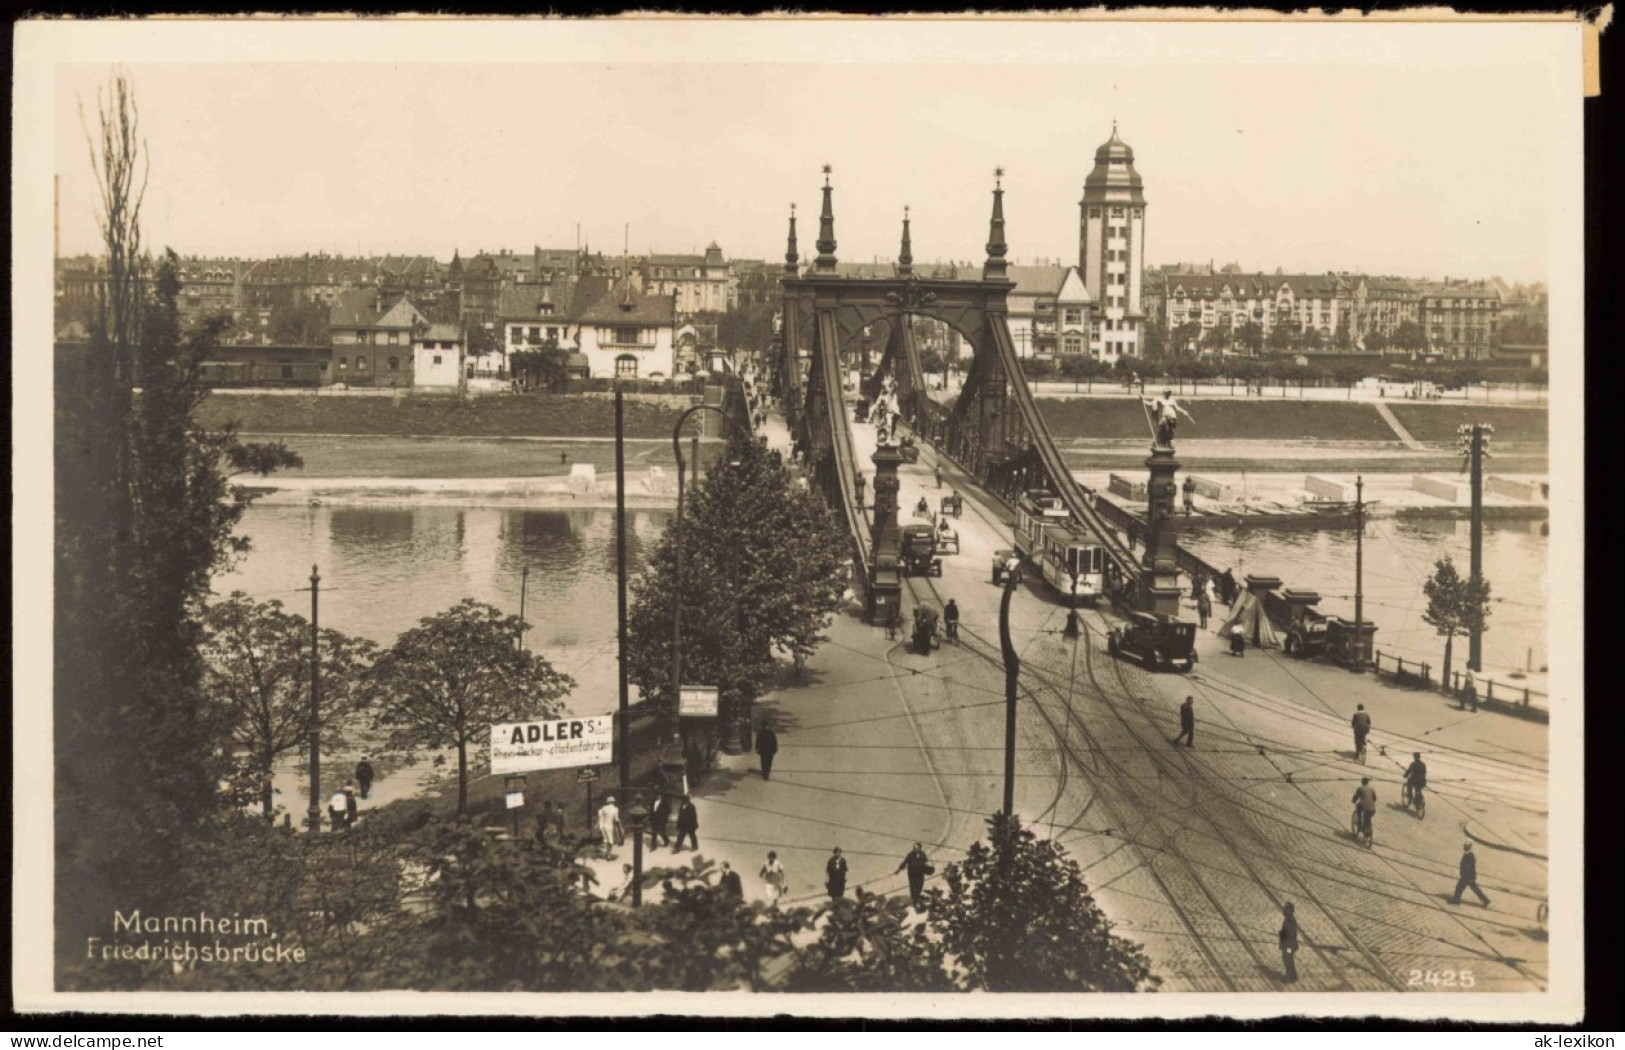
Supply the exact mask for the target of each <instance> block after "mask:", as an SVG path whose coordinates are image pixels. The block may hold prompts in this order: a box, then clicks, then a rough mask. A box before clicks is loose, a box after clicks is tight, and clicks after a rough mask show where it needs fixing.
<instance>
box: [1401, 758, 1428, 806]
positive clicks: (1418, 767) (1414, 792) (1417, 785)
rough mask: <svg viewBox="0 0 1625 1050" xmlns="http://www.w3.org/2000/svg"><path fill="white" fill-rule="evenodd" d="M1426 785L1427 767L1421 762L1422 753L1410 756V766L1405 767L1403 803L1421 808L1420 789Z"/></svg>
mask: <svg viewBox="0 0 1625 1050" xmlns="http://www.w3.org/2000/svg"><path fill="white" fill-rule="evenodd" d="M1427 785H1428V767H1427V765H1426V764H1425V763H1424V762H1423V761H1422V752H1420V751H1417V752H1415V753H1413V754H1412V755H1411V764H1410V765H1409V766H1406V767H1405V803H1406V804H1407V805H1411V804H1414V805H1415V806H1416V808H1417V809H1418V810H1420V809H1421V808H1422V789H1423V788H1425V787H1427Z"/></svg>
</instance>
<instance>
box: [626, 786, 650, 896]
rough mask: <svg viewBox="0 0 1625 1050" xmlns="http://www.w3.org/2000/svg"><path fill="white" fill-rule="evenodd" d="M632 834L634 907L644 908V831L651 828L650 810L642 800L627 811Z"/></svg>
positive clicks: (627, 819) (628, 825) (627, 820)
mask: <svg viewBox="0 0 1625 1050" xmlns="http://www.w3.org/2000/svg"><path fill="white" fill-rule="evenodd" d="M626 823H627V827H628V828H630V829H631V832H632V907H634V908H641V907H643V831H644V829H645V828H647V827H648V826H649V810H648V808H647V807H646V806H644V804H643V800H642V799H641V798H640V799H638V801H637V802H636V803H634V804H633V805H632V806H631V807H630V808H628V809H627V811H626Z"/></svg>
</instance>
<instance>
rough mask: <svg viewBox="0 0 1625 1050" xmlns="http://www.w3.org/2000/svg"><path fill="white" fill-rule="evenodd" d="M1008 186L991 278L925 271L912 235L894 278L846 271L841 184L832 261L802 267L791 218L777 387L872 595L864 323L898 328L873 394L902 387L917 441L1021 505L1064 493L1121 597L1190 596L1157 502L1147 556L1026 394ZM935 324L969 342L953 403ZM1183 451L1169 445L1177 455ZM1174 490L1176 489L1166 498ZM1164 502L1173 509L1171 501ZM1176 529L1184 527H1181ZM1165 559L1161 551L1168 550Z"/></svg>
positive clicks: (824, 222) (998, 211) (826, 245)
mask: <svg viewBox="0 0 1625 1050" xmlns="http://www.w3.org/2000/svg"><path fill="white" fill-rule="evenodd" d="M1001 195H1002V190H997V189H996V190H995V191H994V206H993V219H992V224H991V231H990V237H989V244H988V261H987V264H986V266H985V267H984V269H983V273H982V276H981V278H980V279H959V278H943V277H922V276H919V275H917V274H914V273H913V272H911V269H910V267H909V266H908V241H907V240H906V237H907V233H906V230H905V240H904V251H903V253H902V254H901V255H900V258H899V266H898V267H897V269H898V271H899V272H898V273H897V274H896V275H895V276H892V277H879V278H861V277H846V276H842V275H840V274H839V273H838V272H837V267H836V260H835V257H834V250H835V240H834V217H833V212H832V208H831V199H830V196H831V189H830V187H829V186H828V185H827V184H826V185H825V187H824V214H823V216H822V217H821V229H820V238H819V241H818V248H819V255H818V257H817V259H816V260H815V261H814V264H813V266H812V267H810V268H809V269H807V270H806V271H805V272H802V271H801V270H800V268H799V267H798V265H797V259H798V257H797V255H796V247H795V245H796V242H795V226H794V217H793V216H792V219H791V227H790V231H791V232H790V240H789V249H790V250H789V252H788V253H787V254H786V257H785V258H786V273H785V276H784V277H783V278H782V280H781V287H782V290H783V313H782V324H781V327H780V333H781V346H780V358H779V363H778V372H779V375H778V386H779V389H780V391H781V393H782V396H783V403H784V405H785V408H786V414H787V416H788V417H789V423H790V429H791V434H792V436H793V438H794V439H795V442H796V447H797V450H798V451H799V452H800V453H801V455H802V456H803V462H804V463H805V464H806V466H807V469H808V471H809V474H810V475H811V478H812V479H813V483H814V484H816V486H817V487H818V489H819V490H820V491H821V492H822V493H823V494H824V496H825V498H826V499H827V500H828V501H829V503H830V505H831V506H832V507H834V508H836V510H837V513H839V514H840V515H841V516H842V517H843V518H844V519H845V522H846V525H847V527H848V530H849V532H850V535H851V538H852V544H853V548H854V555H855V560H856V562H857V565H858V568H859V576H860V577H861V578H862V582H863V584H864V585H865V587H867V588H871V589H872V586H873V582H874V579H875V572H876V550H875V537H874V536H873V535H872V534H871V528H870V524H869V520H868V518H867V516H866V514H865V512H864V509H863V507H862V506H861V505H860V504H859V502H858V500H857V495H856V483H857V477H858V475H859V473H861V471H862V470H863V466H864V465H862V464H860V463H859V462H858V459H857V454H856V450H855V447H854V445H853V442H852V432H851V415H850V413H849V411H848V407H847V404H846V398H845V395H844V392H843V386H842V380H843V377H844V376H845V374H846V371H847V369H848V367H849V364H848V362H847V361H846V360H844V359H843V351H847V350H848V349H849V348H855V347H856V345H857V342H858V340H859V339H861V338H862V336H863V333H864V330H865V328H870V329H872V327H873V326H874V325H876V324H878V323H880V322H887V323H888V324H889V326H890V329H891V332H890V336H889V338H888V340H887V345H886V350H885V352H884V354H883V356H882V358H881V360H880V363H879V366H878V367H877V368H876V369H875V372H874V373H873V374H872V375H871V376H869V377H865V391H866V393H867V394H868V395H869V396H871V397H872V396H873V395H874V393H875V392H876V391H877V389H878V386H879V377H880V376H881V375H882V374H885V373H890V374H891V376H892V377H893V378H894V380H895V381H896V388H897V395H898V397H897V400H898V410H899V411H900V412H901V413H902V415H903V417H904V418H905V419H906V420H908V422H909V424H910V425H911V426H912V427H913V429H914V431H915V433H916V434H917V435H918V436H919V437H921V438H922V439H924V440H927V441H929V442H931V443H932V444H933V445H935V446H936V448H937V450H938V452H939V453H942V454H946V455H947V456H949V457H950V458H952V459H953V460H955V461H956V462H957V463H958V464H959V465H960V466H961V467H963V468H964V469H965V470H966V471H967V472H968V473H970V474H972V475H974V476H975V477H976V478H977V479H978V481H979V482H980V483H981V484H982V485H983V486H984V487H986V488H987V489H988V490H989V491H991V492H993V493H995V494H996V495H999V496H1001V497H1004V498H1006V499H1013V498H1014V497H1016V496H1017V495H1019V494H1020V493H1021V492H1022V491H1023V490H1025V489H1030V488H1045V489H1048V490H1050V491H1052V492H1055V493H1056V494H1058V495H1059V496H1060V497H1061V499H1062V501H1063V502H1064V503H1065V504H1066V506H1067V508H1068V510H1069V511H1070V512H1071V514H1072V516H1073V517H1074V518H1075V519H1077V520H1078V521H1079V522H1080V523H1082V524H1083V525H1085V526H1087V527H1088V528H1089V529H1091V530H1092V531H1093V532H1094V533H1095V534H1096V535H1097V537H1098V539H1099V542H1100V543H1101V545H1102V547H1103V548H1104V550H1105V553H1106V557H1107V560H1108V561H1109V562H1110V563H1111V565H1112V566H1113V570H1114V574H1115V576H1116V579H1117V581H1118V583H1119V585H1120V587H1121V590H1120V592H1119V593H1120V596H1121V597H1122V598H1124V599H1126V600H1128V601H1129V602H1131V603H1133V604H1135V605H1138V606H1141V607H1150V606H1151V605H1152V604H1156V605H1159V606H1160V605H1165V604H1166V598H1165V597H1164V598H1163V599H1162V600H1161V601H1156V602H1155V603H1153V598H1154V597H1155V595H1163V596H1166V595H1168V594H1170V593H1174V594H1177V588H1178V578H1177V569H1175V568H1173V563H1172V561H1171V560H1170V558H1169V557H1168V556H1167V552H1168V550H1169V549H1170V548H1171V546H1172V544H1171V538H1164V537H1163V536H1161V535H1160V534H1161V533H1162V532H1163V529H1162V528H1161V525H1162V524H1163V523H1164V522H1165V521H1166V520H1167V516H1166V515H1162V514H1158V513H1157V508H1158V506H1159V505H1160V504H1157V503H1155V502H1154V504H1153V506H1152V508H1151V515H1150V518H1151V520H1150V521H1149V523H1147V524H1145V525H1144V526H1141V527H1142V528H1143V529H1144V530H1145V536H1146V549H1145V553H1144V555H1143V556H1136V555H1135V554H1134V552H1133V550H1132V548H1131V547H1130V545H1129V542H1128V541H1127V540H1126V539H1125V537H1124V536H1123V535H1121V534H1120V531H1121V530H1128V529H1133V528H1135V527H1136V526H1140V523H1139V522H1137V521H1135V520H1134V519H1133V518H1132V517H1131V516H1129V515H1127V514H1125V513H1124V512H1122V511H1120V510H1118V509H1117V508H1115V507H1113V506H1111V505H1110V504H1107V503H1104V502H1102V503H1100V504H1098V505H1097V503H1096V501H1095V499H1094V495H1093V493H1091V492H1089V491H1088V490H1086V489H1085V488H1083V487H1082V486H1081V485H1079V484H1078V482H1077V481H1076V479H1074V478H1073V477H1072V474H1071V472H1070V470H1069V469H1068V468H1067V465H1066V462H1065V459H1064V457H1062V455H1061V453H1060V451H1059V450H1058V449H1057V448H1056V446H1055V443H1054V441H1053V439H1052V438H1051V437H1050V434H1049V430H1048V428H1047V427H1046V425H1045V423H1044V420H1043V418H1042V416H1041V415H1040V414H1039V412H1038V408H1037V406H1036V404H1035V403H1034V401H1033V397H1032V392H1031V390H1030V389H1029V388H1028V386H1027V382H1026V378H1025V376H1024V374H1023V373H1022V370H1021V365H1020V361H1019V359H1018V357H1017V354H1016V350H1015V343H1014V340H1013V339H1012V338H1011V335H1010V328H1009V322H1008V305H1007V301H1008V297H1009V294H1010V292H1011V291H1012V290H1013V289H1014V288H1015V283H1014V282H1012V281H1009V280H1007V279H1005V277H1004V273H1005V264H1004V259H1003V256H1004V254H1005V245H1004V243H1003V212H1002V204H1001V201H1000V198H1001ZM917 316H918V317H929V318H931V319H933V320H936V321H940V322H942V323H943V324H946V325H948V326H950V327H951V328H953V329H956V330H957V331H958V332H960V333H961V335H963V336H964V337H965V338H966V339H967V340H968V341H969V343H970V345H971V350H972V357H971V363H970V367H969V368H968V369H967V370H966V371H965V381H964V385H963V386H962V388H961V390H960V392H959V395H958V397H957V398H956V399H955V400H954V401H953V403H952V404H951V405H944V404H941V403H939V402H937V401H935V400H933V399H932V398H931V397H930V396H929V395H928V393H927V390H926V383H925V380H924V374H923V371H922V369H921V367H920V360H919V350H918V347H916V346H915V343H914V338H913V325H912V323H911V321H912V319H913V318H914V317H917ZM1165 451H1166V452H1169V453H1171V449H1170V450H1165ZM1158 495H1161V496H1165V495H1166V493H1161V492H1159V493H1158ZM1164 502H1165V501H1164ZM1169 531H1170V533H1171V527H1170V530H1169ZM1159 549H1160V550H1161V551H1162V554H1161V555H1160V556H1159V555H1158V554H1157V553H1156V552H1157V551H1158V550H1159Z"/></svg>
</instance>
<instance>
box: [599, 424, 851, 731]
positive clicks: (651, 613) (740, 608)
mask: <svg viewBox="0 0 1625 1050" xmlns="http://www.w3.org/2000/svg"><path fill="white" fill-rule="evenodd" d="M730 451H731V456H732V461H731V462H729V463H726V464H718V466H717V467H716V469H715V470H713V471H712V473H711V475H710V477H708V478H707V479H706V480H705V482H704V483H703V484H700V485H696V486H693V487H691V488H690V489H689V490H688V493H687V495H686V497H685V505H684V508H683V548H684V550H683V575H682V578H681V580H680V581H679V580H678V577H677V537H676V523H675V522H673V523H671V524H670V525H668V526H667V528H666V531H665V533H664V535H662V537H661V539H660V542H659V543H658V544H657V545H656V547H655V549H654V551H653V553H652V554H651V555H650V559H649V563H648V568H647V569H646V570H645V572H644V574H643V576H642V577H641V578H640V579H639V580H638V581H637V582H636V584H635V587H634V596H633V603H632V609H631V611H630V613H629V616H628V634H629V645H628V661H629V664H630V673H631V678H632V681H633V682H634V683H635V684H636V685H637V687H638V688H639V690H641V692H642V694H643V696H644V697H649V698H658V699H659V701H660V702H661V703H662V704H663V705H665V707H666V708H667V710H669V711H671V712H672V713H673V714H675V708H676V698H675V697H673V696H672V695H671V667H672V651H671V641H672V639H671V625H672V604H673V601H674V600H677V599H678V596H680V600H681V602H682V617H683V648H682V656H683V665H682V666H683V678H684V680H685V681H686V682H689V683H704V684H707V685H715V686H716V687H717V688H718V690H719V703H720V708H719V712H718V713H719V715H720V716H721V718H720V719H719V721H720V723H721V724H722V725H729V724H731V723H732V721H733V720H734V719H735V718H736V717H737V716H739V715H740V714H744V713H748V712H749V710H750V707H751V705H752V704H753V703H754V702H755V700H756V697H757V696H758V695H759V694H760V691H761V688H762V687H763V685H764V684H765V683H766V682H767V680H768V678H769V677H770V676H771V675H773V674H774V673H775V671H776V669H777V664H776V662H775V658H774V650H775V649H782V650H786V651H788V652H789V653H791V654H792V655H800V656H807V655H810V654H811V653H812V651H813V649H814V648H815V647H816V646H817V644H818V642H819V641H820V640H821V639H820V635H821V633H822V632H823V630H824V629H825V627H827V626H828V624H829V621H830V617H831V616H833V615H834V613H835V611H836V610H837V609H839V608H840V606H841V596H842V594H843V593H844V591H845V588H846V586H847V582H848V574H849V572H850V556H851V552H850V550H849V548H848V547H847V542H848V541H847V539H846V537H845V536H844V535H843V534H842V533H841V531H840V530H839V529H838V528H837V526H836V524H835V521H834V518H833V517H832V516H831V514H830V512H829V509H828V508H827V507H826V506H825V505H824V504H823V502H822V501H821V500H820V499H819V498H818V497H817V496H816V495H814V494H813V493H812V492H811V491H810V490H807V489H802V488H798V487H796V486H794V485H792V484H791V483H790V476H789V474H788V472H787V471H786V470H785V469H784V467H783V466H782V465H779V464H778V463H776V462H775V461H774V459H773V458H772V457H771V456H770V455H769V453H768V450H767V449H766V448H764V447H762V446H761V445H759V444H756V443H754V442H736V443H735V444H734V445H733V446H731V450H730Z"/></svg>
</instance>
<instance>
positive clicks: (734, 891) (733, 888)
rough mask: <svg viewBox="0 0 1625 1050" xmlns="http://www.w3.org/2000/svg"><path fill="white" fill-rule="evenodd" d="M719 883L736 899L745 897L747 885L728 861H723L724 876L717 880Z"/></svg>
mask: <svg viewBox="0 0 1625 1050" xmlns="http://www.w3.org/2000/svg"><path fill="white" fill-rule="evenodd" d="M717 885H719V886H721V887H722V888H723V890H724V891H726V892H727V894H728V895H729V896H730V897H732V898H733V899H734V900H736V901H742V900H744V899H745V886H744V883H742V882H740V881H739V872H737V871H735V870H733V868H732V867H730V866H729V864H728V862H727V861H723V862H722V877H721V878H720V879H718V880H717Z"/></svg>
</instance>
